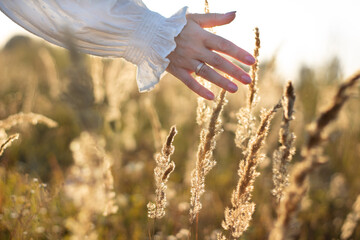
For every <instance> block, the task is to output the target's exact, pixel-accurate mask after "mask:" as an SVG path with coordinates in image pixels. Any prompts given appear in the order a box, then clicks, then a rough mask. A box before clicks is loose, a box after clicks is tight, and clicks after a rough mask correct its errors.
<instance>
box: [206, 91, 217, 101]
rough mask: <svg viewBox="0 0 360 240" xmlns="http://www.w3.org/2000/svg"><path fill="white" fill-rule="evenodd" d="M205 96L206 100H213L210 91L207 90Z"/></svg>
mask: <svg viewBox="0 0 360 240" xmlns="http://www.w3.org/2000/svg"><path fill="white" fill-rule="evenodd" d="M206 97H207V99H208V100H214V98H215V96H214V94H213V93H212V92H208V93H206Z"/></svg>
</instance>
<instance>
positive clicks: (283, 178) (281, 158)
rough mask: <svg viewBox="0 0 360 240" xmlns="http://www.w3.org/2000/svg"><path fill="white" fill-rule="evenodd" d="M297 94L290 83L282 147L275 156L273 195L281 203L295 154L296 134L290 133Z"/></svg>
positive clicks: (285, 105)
mask: <svg viewBox="0 0 360 240" xmlns="http://www.w3.org/2000/svg"><path fill="white" fill-rule="evenodd" d="M294 103H295V92H294V88H293V86H292V83H291V82H288V84H287V86H286V88H285V90H284V94H283V97H282V108H283V119H282V123H281V129H280V133H279V142H280V144H281V146H280V147H279V149H277V150H276V151H275V152H274V155H273V182H274V189H273V191H272V193H273V195H274V196H275V197H276V199H277V201H278V202H280V200H281V199H282V197H283V195H284V189H285V188H286V187H287V186H288V185H289V173H288V164H289V163H290V161H291V160H292V157H293V156H294V154H295V146H294V144H295V139H296V137H295V134H294V133H293V132H290V129H289V128H290V121H291V120H292V119H293V112H294Z"/></svg>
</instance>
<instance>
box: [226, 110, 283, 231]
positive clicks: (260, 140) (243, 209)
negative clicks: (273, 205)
mask: <svg viewBox="0 0 360 240" xmlns="http://www.w3.org/2000/svg"><path fill="white" fill-rule="evenodd" d="M280 106H281V105H280V104H277V105H276V106H275V107H274V108H272V109H270V110H268V111H262V114H261V122H260V125H259V128H258V130H257V132H256V135H255V136H253V137H252V138H251V140H250V141H249V146H248V150H247V155H246V156H245V160H242V161H240V163H239V170H238V175H239V181H238V184H237V186H236V189H235V190H234V191H233V193H232V197H231V205H232V207H231V208H226V209H225V219H224V221H223V222H222V227H223V228H224V229H225V230H229V231H230V232H231V235H232V236H233V237H234V238H238V237H240V236H241V235H242V234H243V233H244V231H246V229H247V228H248V227H249V225H250V220H251V218H252V214H253V213H254V210H255V203H253V202H251V193H252V191H253V189H254V182H255V178H256V177H257V176H259V175H260V173H259V172H257V171H256V167H257V166H258V164H259V163H260V162H261V161H262V160H263V158H264V156H263V155H262V154H261V153H260V150H261V148H262V147H263V146H264V144H265V139H266V137H267V135H268V132H269V127H270V123H271V120H272V118H273V117H274V115H275V113H276V111H277V109H278V108H280Z"/></svg>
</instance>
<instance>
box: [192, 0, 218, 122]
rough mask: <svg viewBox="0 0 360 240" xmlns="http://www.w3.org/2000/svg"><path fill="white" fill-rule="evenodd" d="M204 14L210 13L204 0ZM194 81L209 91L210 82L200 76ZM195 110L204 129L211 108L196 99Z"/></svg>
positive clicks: (209, 29) (210, 30)
mask: <svg viewBox="0 0 360 240" xmlns="http://www.w3.org/2000/svg"><path fill="white" fill-rule="evenodd" d="M204 12H205V13H210V8H209V2H208V1H207V0H205V7H204ZM208 31H209V32H211V33H215V32H214V29H213V28H208ZM196 81H198V82H199V83H200V84H201V85H203V86H204V87H206V88H207V89H211V86H212V84H211V82H209V81H206V80H204V79H203V78H202V77H200V76H196ZM197 103H198V105H197V108H196V122H197V124H198V125H199V126H201V127H204V126H205V125H206V123H207V122H208V121H209V118H210V115H211V107H210V106H209V105H208V104H207V103H206V101H205V99H204V98H202V97H198V99H197Z"/></svg>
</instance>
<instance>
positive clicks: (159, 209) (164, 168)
mask: <svg viewBox="0 0 360 240" xmlns="http://www.w3.org/2000/svg"><path fill="white" fill-rule="evenodd" d="M176 134H177V130H176V127H175V126H173V127H171V129H170V133H169V135H168V137H167V139H166V142H165V143H164V145H163V147H162V149H161V152H160V153H158V154H156V156H155V161H156V168H155V170H154V177H155V185H156V191H155V194H156V197H155V199H156V201H155V203H152V202H149V203H148V205H147V208H148V217H149V218H158V219H160V218H162V217H164V216H165V208H166V204H167V200H166V189H167V185H166V183H167V181H168V179H169V177H170V174H171V173H172V172H173V171H174V169H175V162H174V161H171V160H170V156H171V155H172V154H173V153H174V150H175V147H174V146H173V145H172V143H173V141H174V138H175V135H176Z"/></svg>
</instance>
